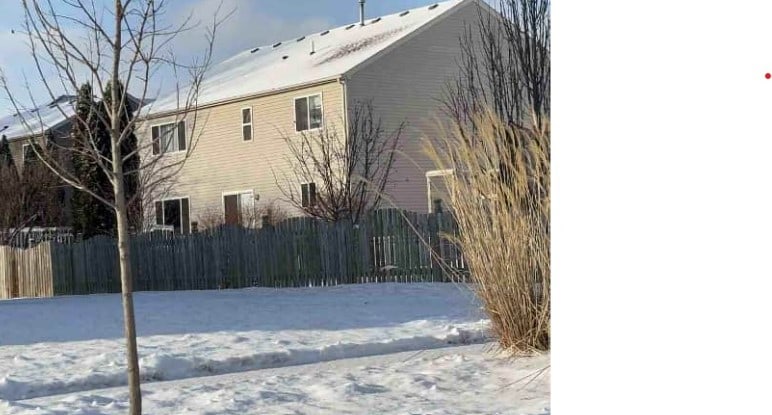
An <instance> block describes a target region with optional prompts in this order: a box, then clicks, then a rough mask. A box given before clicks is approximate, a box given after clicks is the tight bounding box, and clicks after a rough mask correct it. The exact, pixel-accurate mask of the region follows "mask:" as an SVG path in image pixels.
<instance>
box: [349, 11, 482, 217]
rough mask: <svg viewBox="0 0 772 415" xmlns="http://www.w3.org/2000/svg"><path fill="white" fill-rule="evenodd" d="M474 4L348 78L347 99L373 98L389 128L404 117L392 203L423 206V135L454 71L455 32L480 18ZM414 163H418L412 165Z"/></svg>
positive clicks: (434, 122) (426, 164)
mask: <svg viewBox="0 0 772 415" xmlns="http://www.w3.org/2000/svg"><path fill="white" fill-rule="evenodd" d="M478 19H479V17H478V6H477V5H475V4H474V3H472V2H468V3H464V4H462V5H460V6H458V8H457V9H456V10H455V11H452V12H450V14H449V15H448V16H446V17H444V18H443V19H442V20H440V21H438V22H436V23H435V24H434V25H433V26H430V27H428V28H426V29H424V30H423V31H422V32H419V33H416V34H415V36H414V37H412V38H411V39H409V40H407V41H406V42H404V43H402V44H400V45H397V46H396V47H394V48H393V49H392V50H391V51H389V52H387V53H385V54H383V55H381V56H380V57H378V58H376V59H375V60H373V61H371V62H369V63H367V65H366V66H364V67H362V68H361V69H359V70H357V71H355V72H354V73H353V74H352V75H351V76H350V77H349V79H348V80H347V89H348V91H347V94H348V105H349V106H350V107H353V105H356V102H358V101H360V102H361V101H367V100H372V103H373V105H374V108H375V110H376V111H377V114H378V115H379V116H380V117H381V120H382V121H383V126H384V127H385V128H386V129H387V131H392V130H394V129H395V128H397V126H398V125H399V124H400V122H402V121H404V122H406V129H405V131H404V133H403V135H402V137H401V149H402V151H403V152H404V153H405V154H406V156H401V155H399V156H398V157H397V158H396V159H395V163H394V168H393V169H392V173H391V177H390V185H389V188H388V190H387V193H388V194H389V197H390V199H391V200H392V201H393V202H394V203H395V204H396V206H398V207H400V208H404V209H408V210H413V211H418V212H427V211H428V209H429V203H428V195H427V184H426V172H427V171H429V170H434V169H435V167H434V165H433V163H432V162H431V161H430V160H429V159H428V157H427V156H426V155H425V153H424V151H423V140H422V138H423V137H433V136H437V134H439V131H440V128H438V126H439V123H440V122H442V120H443V114H442V111H441V109H442V104H441V103H440V101H439V100H440V99H441V98H442V94H443V89H444V86H445V85H446V82H447V81H448V80H450V79H452V78H454V77H455V76H457V74H458V65H457V58H458V57H459V56H460V47H459V38H460V36H461V35H462V34H463V31H464V27H465V24H467V25H470V24H471V25H473V24H476V23H477V21H478ZM416 164H417V165H418V166H416Z"/></svg>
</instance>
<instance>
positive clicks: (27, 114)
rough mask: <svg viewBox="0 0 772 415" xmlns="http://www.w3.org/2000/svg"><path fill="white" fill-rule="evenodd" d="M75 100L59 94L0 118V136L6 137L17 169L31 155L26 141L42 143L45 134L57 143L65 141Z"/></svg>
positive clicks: (61, 143)
mask: <svg viewBox="0 0 772 415" xmlns="http://www.w3.org/2000/svg"><path fill="white" fill-rule="evenodd" d="M75 100H76V97H75V96H71V95H62V96H60V97H59V98H57V99H56V100H54V101H53V102H51V103H49V104H46V105H43V106H40V107H38V108H33V109H29V110H26V111H23V112H22V113H21V114H18V113H17V114H13V115H8V116H6V117H2V118H0V136H5V138H6V139H8V144H9V146H10V148H11V157H13V160H14V162H15V163H16V167H17V168H18V169H19V171H21V170H22V166H23V165H24V161H25V160H26V159H29V158H30V157H34V155H35V154H34V152H32V149H31V148H30V141H32V142H34V143H36V144H38V145H42V144H43V142H44V138H45V136H46V135H50V136H51V137H53V138H54V139H55V140H56V142H57V143H58V144H60V145H65V144H66V143H67V142H68V141H69V138H70V130H71V129H72V116H73V115H74V114H75V110H74V105H75Z"/></svg>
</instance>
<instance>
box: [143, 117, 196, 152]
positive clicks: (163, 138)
mask: <svg viewBox="0 0 772 415" xmlns="http://www.w3.org/2000/svg"><path fill="white" fill-rule="evenodd" d="M152 134H153V154H165V153H174V152H178V151H185V150H187V148H188V143H187V140H186V139H185V121H180V122H178V123H168V124H161V125H154V126H153V127H152Z"/></svg>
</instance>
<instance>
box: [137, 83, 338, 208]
mask: <svg viewBox="0 0 772 415" xmlns="http://www.w3.org/2000/svg"><path fill="white" fill-rule="evenodd" d="M318 93H321V94H322V110H323V122H324V125H325V126H326V127H327V128H342V122H343V116H342V114H343V110H342V103H343V100H342V96H343V94H342V86H341V84H340V83H338V82H337V81H334V82H328V83H326V84H322V85H318V86H311V87H306V88H300V89H295V90H291V91H287V92H281V93H277V94H274V95H270V96H263V97H257V98H253V99H247V100H242V101H238V102H233V103H228V104H223V105H219V106H216V107H212V108H207V109H203V110H200V111H198V114H197V116H196V127H195V130H196V131H188V132H187V135H188V139H189V141H191V140H192V141H195V142H196V146H195V148H194V149H193V151H192V153H191V155H190V158H189V159H188V160H187V162H186V163H185V166H184V167H183V169H182V170H181V171H180V173H179V174H178V175H177V177H176V180H175V183H174V184H173V186H171V188H170V189H169V190H168V191H165V192H164V194H163V195H161V194H158V193H156V194H153V195H149V196H148V199H149V200H146V204H145V206H152V203H150V202H152V200H155V199H159V198H174V197H188V198H189V199H190V218H191V221H199V222H200V220H201V219H202V218H203V217H204V216H205V215H208V214H211V213H212V212H215V213H219V214H223V201H222V198H223V193H233V192H236V191H253V192H254V194H255V196H256V198H259V200H257V201H256V202H255V204H256V205H257V206H260V205H261V204H264V203H270V202H274V201H275V202H276V203H279V204H281V205H283V207H284V208H285V209H287V210H290V211H292V212H294V213H297V212H295V211H293V210H292V209H291V207H290V206H289V205H288V204H287V203H286V201H284V196H283V194H282V192H281V191H280V190H279V188H278V187H277V184H276V180H275V176H274V170H275V171H276V173H277V175H278V177H279V182H280V183H281V182H282V180H281V174H283V173H291V169H289V168H288V166H287V162H286V157H287V144H286V143H285V142H284V139H283V137H286V136H289V137H292V136H296V134H297V133H295V124H294V121H295V108H294V99H295V98H297V97H301V96H308V95H314V94H318ZM247 107H251V108H252V128H253V133H252V140H251V141H243V140H242V135H241V127H242V123H241V110H242V109H243V108H247ZM173 121H174V118H173V117H169V118H160V119H153V120H149V121H146V122H145V123H143V125H142V126H141V127H140V130H139V131H140V134H139V137H140V139H142V140H149V139H150V137H151V130H150V128H151V127H152V126H153V125H158V124H163V123H164V122H173ZM191 121H192V118H189V119H188V125H187V127H188V129H191V128H192V126H191V124H192V122H191ZM166 157H169V158H170V159H173V158H175V157H180V155H174V154H171V155H168V156H166ZM146 216H147V218H148V220H150V221H151V223H152V221H154V212H153V211H152V209H150V211H149V212H148V215H146Z"/></svg>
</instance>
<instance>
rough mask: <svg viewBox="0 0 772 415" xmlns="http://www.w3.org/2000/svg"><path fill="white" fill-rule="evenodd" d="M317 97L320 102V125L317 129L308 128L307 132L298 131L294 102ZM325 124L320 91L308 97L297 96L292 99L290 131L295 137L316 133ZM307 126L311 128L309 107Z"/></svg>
mask: <svg viewBox="0 0 772 415" xmlns="http://www.w3.org/2000/svg"><path fill="white" fill-rule="evenodd" d="M317 95H319V99H320V100H321V101H322V124H321V125H320V126H319V127H317V128H309V129H308V130H303V131H298V127H297V125H298V119H297V111H295V101H297V100H299V99H302V98H309V97H315V96H317ZM325 122H326V117H325V116H324V93H323V92H322V91H319V92H316V93H313V94H308V95H299V96H296V97H294V98H292V130H293V131H295V135H301V134H304V133H314V132H318V131H320V130H323V129H324V125H325ZM308 126H309V127H310V126H311V107H308Z"/></svg>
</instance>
